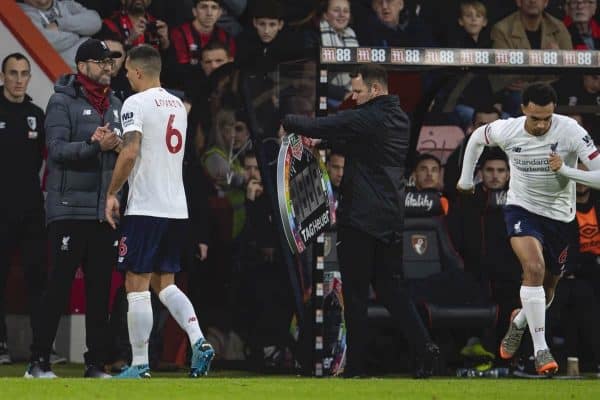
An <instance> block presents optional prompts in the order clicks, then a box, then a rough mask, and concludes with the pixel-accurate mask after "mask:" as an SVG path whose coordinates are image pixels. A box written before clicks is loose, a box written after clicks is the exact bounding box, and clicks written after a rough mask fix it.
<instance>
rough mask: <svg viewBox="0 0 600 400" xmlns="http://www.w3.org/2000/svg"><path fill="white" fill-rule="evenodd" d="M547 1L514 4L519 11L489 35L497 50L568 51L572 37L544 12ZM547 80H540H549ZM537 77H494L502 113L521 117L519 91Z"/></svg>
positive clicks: (557, 21)
mask: <svg viewBox="0 0 600 400" xmlns="http://www.w3.org/2000/svg"><path fill="white" fill-rule="evenodd" d="M547 3H548V0H517V6H518V8H519V10H518V11H516V12H514V13H512V14H511V15H509V16H508V17H506V18H504V19H503V20H501V21H499V22H498V23H496V24H495V25H494V26H493V28H492V32H491V37H492V45H493V47H494V48H496V49H555V50H558V49H562V50H571V49H572V48H573V46H572V44H571V35H569V32H568V31H567V28H566V27H565V26H564V24H563V23H562V22H561V21H560V20H558V19H556V18H554V17H553V16H551V15H550V14H548V13H547V12H545V11H544V9H545V8H546V5H547ZM552 79H553V78H552V77H546V78H545V79H542V80H552ZM539 80H541V79H540V78H539V76H515V75H504V76H497V75H496V76H493V77H492V78H491V83H492V89H493V90H494V93H496V92H499V91H503V98H504V100H503V104H502V106H503V109H502V111H505V112H507V113H508V114H510V115H512V116H515V115H519V114H520V113H521V108H520V106H521V91H522V90H523V89H524V88H525V87H526V86H527V85H528V84H529V83H531V82H533V81H539Z"/></svg>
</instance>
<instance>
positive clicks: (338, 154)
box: [327, 148, 346, 162]
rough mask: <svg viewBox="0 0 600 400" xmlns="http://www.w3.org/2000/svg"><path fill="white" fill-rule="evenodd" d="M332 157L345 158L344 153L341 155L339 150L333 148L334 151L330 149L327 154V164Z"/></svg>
mask: <svg viewBox="0 0 600 400" xmlns="http://www.w3.org/2000/svg"><path fill="white" fill-rule="evenodd" d="M334 156H338V157H344V158H345V157H346V156H345V155H344V153H342V152H341V151H340V150H339V149H335V148H334V149H331V150H330V151H329V153H328V154H327V162H329V161H331V157H334Z"/></svg>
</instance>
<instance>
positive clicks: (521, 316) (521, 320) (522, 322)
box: [512, 307, 527, 329]
mask: <svg viewBox="0 0 600 400" xmlns="http://www.w3.org/2000/svg"><path fill="white" fill-rule="evenodd" d="M524 310H525V307H523V308H521V311H519V313H518V314H517V316H516V317H515V319H513V321H512V322H513V323H514V324H515V325H516V326H517V328H519V329H523V328H525V327H526V326H527V317H526V316H525V311H524Z"/></svg>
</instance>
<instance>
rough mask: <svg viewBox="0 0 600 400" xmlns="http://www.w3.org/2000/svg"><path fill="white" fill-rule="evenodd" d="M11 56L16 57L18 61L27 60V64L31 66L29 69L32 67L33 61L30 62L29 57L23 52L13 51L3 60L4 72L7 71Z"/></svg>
mask: <svg viewBox="0 0 600 400" xmlns="http://www.w3.org/2000/svg"><path fill="white" fill-rule="evenodd" d="M11 58H14V59H15V60H17V61H20V60H25V61H27V66H28V67H29V69H31V63H30V62H29V59H28V58H27V57H25V56H24V55H23V54H21V53H11V54H9V55H7V56H6V57H4V60H2V72H3V73H4V72H6V64H7V63H8V60H10V59H11Z"/></svg>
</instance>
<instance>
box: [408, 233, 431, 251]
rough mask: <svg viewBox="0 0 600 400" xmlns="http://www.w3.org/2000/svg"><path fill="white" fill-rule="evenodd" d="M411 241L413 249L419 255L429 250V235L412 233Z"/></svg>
mask: <svg viewBox="0 0 600 400" xmlns="http://www.w3.org/2000/svg"><path fill="white" fill-rule="evenodd" d="M410 243H411V244H412V247H413V249H415V251H416V252H417V254H418V255H420V256H422V255H423V254H425V252H426V251H427V236H424V235H412V236H411V237H410Z"/></svg>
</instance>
